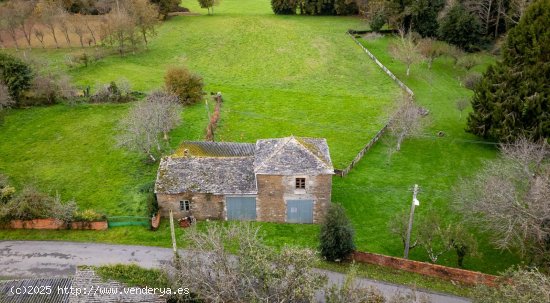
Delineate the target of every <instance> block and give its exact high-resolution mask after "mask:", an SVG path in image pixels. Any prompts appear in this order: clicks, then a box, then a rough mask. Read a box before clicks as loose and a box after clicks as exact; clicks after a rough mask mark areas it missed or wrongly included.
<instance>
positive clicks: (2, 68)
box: [0, 53, 33, 102]
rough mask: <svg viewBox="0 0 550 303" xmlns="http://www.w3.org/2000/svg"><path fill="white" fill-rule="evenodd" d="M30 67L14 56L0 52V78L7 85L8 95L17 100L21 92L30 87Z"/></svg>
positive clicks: (31, 73) (31, 74)
mask: <svg viewBox="0 0 550 303" xmlns="http://www.w3.org/2000/svg"><path fill="white" fill-rule="evenodd" d="M32 79H33V72H32V69H31V67H30V66H29V65H28V64H27V63H25V62H23V61H21V60H19V59H18V58H16V57H13V56H10V55H7V54H3V53H0V80H2V81H3V82H4V83H5V84H6V86H7V87H8V91H9V94H10V96H11V97H12V98H13V100H15V102H18V101H19V98H20V96H21V94H22V93H23V92H24V91H26V90H27V89H29V88H30V87H31V83H32Z"/></svg>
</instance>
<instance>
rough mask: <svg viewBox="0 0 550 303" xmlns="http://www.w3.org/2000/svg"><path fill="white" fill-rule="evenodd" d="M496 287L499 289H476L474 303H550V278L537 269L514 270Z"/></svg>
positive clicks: (482, 287) (508, 272)
mask: <svg viewBox="0 0 550 303" xmlns="http://www.w3.org/2000/svg"><path fill="white" fill-rule="evenodd" d="M496 285H497V287H487V286H478V287H476V289H475V291H474V292H473V294H475V299H474V302H483V303H499V302H509V303H523V302H534V303H535V302H540V303H544V302H550V277H548V276H547V275H544V274H543V273H541V272H539V271H538V270H537V269H536V268H534V269H526V268H517V269H513V268H512V269H510V270H508V271H507V272H506V273H505V274H504V275H503V276H502V277H501V278H500V279H499V280H498V281H497V283H496Z"/></svg>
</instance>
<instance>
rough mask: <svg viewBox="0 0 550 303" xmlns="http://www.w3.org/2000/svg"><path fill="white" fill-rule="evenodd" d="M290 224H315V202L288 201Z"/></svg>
mask: <svg viewBox="0 0 550 303" xmlns="http://www.w3.org/2000/svg"><path fill="white" fill-rule="evenodd" d="M286 221H287V222H288V223H313V200H287V201H286Z"/></svg>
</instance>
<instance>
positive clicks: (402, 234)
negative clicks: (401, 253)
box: [388, 211, 418, 250]
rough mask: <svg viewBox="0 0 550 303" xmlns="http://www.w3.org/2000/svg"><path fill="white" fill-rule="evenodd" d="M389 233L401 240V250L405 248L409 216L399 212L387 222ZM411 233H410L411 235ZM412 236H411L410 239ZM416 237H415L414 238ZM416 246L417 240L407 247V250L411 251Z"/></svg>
mask: <svg viewBox="0 0 550 303" xmlns="http://www.w3.org/2000/svg"><path fill="white" fill-rule="evenodd" d="M388 227H389V230H390V233H392V234H393V235H396V236H398V237H399V239H400V240H401V243H403V248H405V245H406V241H407V229H408V227H409V214H407V213H406V212H405V211H401V212H398V213H396V214H395V215H394V216H393V217H392V218H391V219H390V221H389V224H388ZM412 232H414V230H413V231H411V234H412ZM412 237H413V235H411V238H412ZM414 237H416V236H414ZM417 245H418V240H414V242H412V244H410V245H409V250H412V249H413V248H415V247H416V246H417Z"/></svg>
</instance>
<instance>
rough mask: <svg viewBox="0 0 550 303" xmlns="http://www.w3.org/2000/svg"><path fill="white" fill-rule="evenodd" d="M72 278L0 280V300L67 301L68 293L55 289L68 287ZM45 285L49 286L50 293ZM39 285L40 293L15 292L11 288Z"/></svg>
mask: <svg viewBox="0 0 550 303" xmlns="http://www.w3.org/2000/svg"><path fill="white" fill-rule="evenodd" d="M71 285H72V278H51V279H27V280H8V281H0V302H2V303H8V302H10V303H68V302H69V293H64V292H58V291H57V289H58V287H59V288H62V289H65V287H68V288H70V287H71ZM46 286H49V287H50V288H51V292H50V294H47V293H48V292H49V291H47V290H46V288H45V287H46ZM34 287H39V289H41V290H42V292H43V293H42V294H41V293H38V294H28V293H25V294H16V293H14V292H12V291H13V289H18V288H19V289H21V288H24V289H29V288H34Z"/></svg>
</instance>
